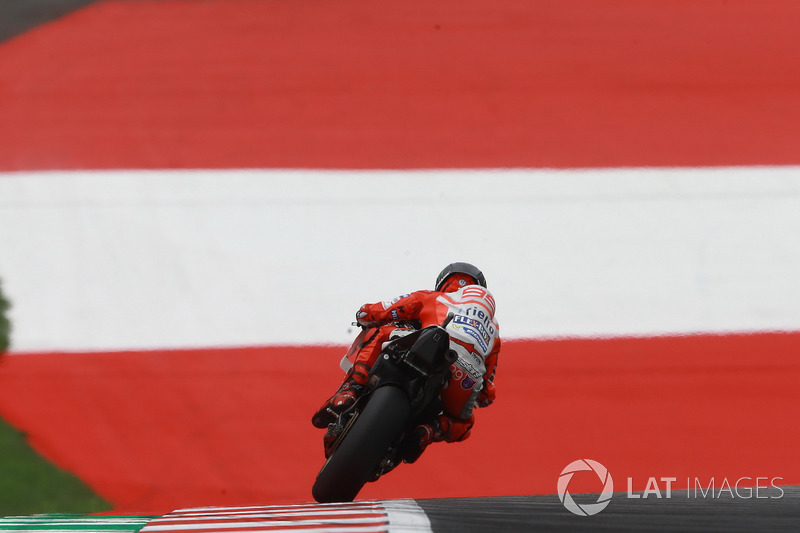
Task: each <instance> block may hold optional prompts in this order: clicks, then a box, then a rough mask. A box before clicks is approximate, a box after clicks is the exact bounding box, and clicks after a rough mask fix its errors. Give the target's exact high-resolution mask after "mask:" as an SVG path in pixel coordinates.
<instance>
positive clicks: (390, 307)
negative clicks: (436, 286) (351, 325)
mask: <svg viewBox="0 0 800 533" xmlns="http://www.w3.org/2000/svg"><path fill="white" fill-rule="evenodd" d="M428 292H429V291H417V292H412V293H411V294H404V295H403V296H398V297H397V298H395V299H394V300H391V301H385V302H376V303H374V304H364V305H362V306H361V309H359V310H358V312H357V313H356V321H357V322H358V324H359V325H361V326H365V327H373V326H381V325H383V324H388V323H389V322H397V321H401V320H414V319H416V318H417V317H419V313H420V311H421V310H422V306H423V302H422V297H423V296H424V295H425V294H427V293H428Z"/></svg>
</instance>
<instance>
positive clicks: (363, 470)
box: [311, 385, 411, 503]
mask: <svg viewBox="0 0 800 533" xmlns="http://www.w3.org/2000/svg"><path fill="white" fill-rule="evenodd" d="M410 414H411V404H410V403H409V400H408V396H406V393H405V392H403V391H402V390H401V389H399V388H398V387H394V386H390V385H387V386H384V387H380V388H378V389H376V390H375V391H374V392H373V393H372V396H371V398H370V399H369V401H368V402H367V405H366V406H365V407H364V410H363V411H362V412H361V413H360V414H359V415H358V419H357V420H356V421H355V422H354V423H353V426H352V427H351V428H350V431H348V433H347V434H346V435H344V437H343V439H342V441H341V442H340V443H339V446H338V448H336V450H334V452H333V454H331V456H330V457H329V458H328V461H327V462H326V463H325V465H324V466H323V467H322V470H320V472H319V474H317V480H316V482H315V483H314V487H313V488H312V489H311V493H312V494H313V496H314V499H315V500H316V501H318V502H319V503H330V502H349V501H353V499H354V498H355V497H356V495H357V494H358V492H359V491H360V490H361V488H362V487H363V486H364V484H365V483H366V482H367V481H368V480H369V479H370V477H371V476H372V474H373V473H374V472H375V469H376V468H377V467H378V464H379V463H380V461H381V459H383V457H384V456H385V455H386V452H387V451H388V449H389V446H391V444H392V442H394V440H395V439H396V438H397V437H398V436H399V435H400V432H401V431H403V429H404V428H405V425H406V422H407V421H408V417H409V415H410Z"/></svg>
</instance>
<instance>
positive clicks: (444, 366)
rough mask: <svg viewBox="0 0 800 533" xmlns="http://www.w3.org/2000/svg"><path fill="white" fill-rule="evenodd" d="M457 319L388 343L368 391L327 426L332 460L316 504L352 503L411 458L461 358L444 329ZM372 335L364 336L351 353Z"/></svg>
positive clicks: (316, 489)
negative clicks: (414, 440) (415, 439)
mask: <svg viewBox="0 0 800 533" xmlns="http://www.w3.org/2000/svg"><path fill="white" fill-rule="evenodd" d="M452 319H453V313H450V314H448V316H447V318H446V319H445V321H444V323H443V324H442V325H432V326H428V327H426V328H422V329H418V330H416V331H414V332H412V333H410V334H408V335H406V336H404V337H400V338H398V339H395V340H393V341H390V342H389V343H387V344H386V346H385V347H384V349H383V350H382V352H381V355H380V356H379V357H378V359H377V361H376V362H375V364H374V365H373V367H372V370H371V371H370V374H369V378H368V379H367V385H366V387H367V388H366V390H365V392H364V393H363V394H362V395H361V396H359V398H358V400H357V401H356V403H355V404H353V405H352V406H351V407H349V408H348V409H346V410H345V411H343V412H342V413H341V414H340V415H339V417H338V419H337V420H336V421H335V422H333V423H332V424H331V425H330V426H329V427H328V434H327V437H328V440H327V443H326V455H327V461H326V462H325V464H324V465H323V466H322V469H321V470H320V472H319V474H318V475H317V478H316V481H315V482H314V486H313V488H312V490H311V492H312V494H313V496H314V499H315V500H316V501H317V502H319V503H330V502H348V501H352V500H353V499H354V498H355V497H356V495H357V494H358V493H359V491H360V490H361V489H362V487H363V486H364V485H365V484H366V483H368V482H373V481H377V480H378V479H379V478H380V477H381V476H382V475H384V474H386V473H388V472H389V471H391V470H392V469H394V468H395V467H396V466H397V465H399V464H400V463H401V462H403V459H404V458H408V454H409V451H408V443H409V441H410V438H409V437H410V435H411V432H412V431H413V430H414V428H416V427H417V426H418V425H419V424H423V423H426V422H429V421H430V420H431V419H433V418H434V417H435V416H436V415H438V414H439V413H440V412H441V410H442V403H441V398H440V393H441V390H442V389H443V388H444V386H445V384H446V383H447V381H448V379H449V377H450V366H451V365H452V364H453V363H455V362H456V360H457V359H458V355H457V354H456V352H454V351H453V350H451V349H450V336H449V335H448V333H447V331H446V330H445V328H446V327H447V324H448V323H449V322H450V321H451V320H452ZM369 331H370V330H368V329H365V330H363V331H362V333H361V335H360V336H359V338H358V339H356V342H354V343H353V348H351V350H350V353H353V352H354V351H355V348H356V347H357V344H358V343H359V342H360V340H361V339H363V338H364V337H366V336H368V334H369ZM346 357H347V356H346ZM344 362H345V360H344V359H343V363H344ZM414 460H416V457H414V458H413V459H412V461H411V462H413V461H414Z"/></svg>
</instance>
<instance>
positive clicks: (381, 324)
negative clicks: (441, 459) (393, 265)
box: [350, 275, 500, 442]
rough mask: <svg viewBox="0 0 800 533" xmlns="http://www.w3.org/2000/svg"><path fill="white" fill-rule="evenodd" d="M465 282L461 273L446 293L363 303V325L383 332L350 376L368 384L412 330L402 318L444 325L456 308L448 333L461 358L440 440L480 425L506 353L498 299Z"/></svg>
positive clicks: (445, 396) (446, 396)
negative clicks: (389, 345)
mask: <svg viewBox="0 0 800 533" xmlns="http://www.w3.org/2000/svg"><path fill="white" fill-rule="evenodd" d="M467 279H469V280H470V281H471V278H467ZM458 282H461V286H459V283H458ZM463 284H464V281H462V278H461V277H460V276H457V275H456V276H453V279H452V281H451V282H450V283H447V284H446V285H445V286H444V287H443V289H444V290H443V291H428V290H423V291H416V292H412V293H410V294H406V295H403V296H398V297H397V298H395V299H394V300H391V301H384V302H378V303H374V304H365V305H363V306H362V307H361V309H360V310H359V312H358V314H357V318H358V322H359V324H361V325H363V326H368V327H378V328H379V330H378V334H377V335H375V336H374V338H372V339H370V341H369V342H367V343H366V344H365V345H364V346H363V347H362V348H361V349H360V351H359V352H358V353H357V354H356V355H355V358H354V359H351V360H352V362H353V368H352V369H351V374H350V376H351V377H350V379H353V378H354V379H355V381H356V382H359V383H361V384H363V383H365V382H366V377H367V374H368V373H369V369H370V368H371V367H372V365H373V364H374V363H375V361H376V359H377V358H378V356H379V355H380V353H381V350H382V347H383V344H384V342H386V341H388V340H390V339H391V338H395V337H397V336H401V335H403V334H405V333H408V332H409V331H408V330H407V329H405V328H403V327H398V325H397V324H396V323H397V322H401V323H402V322H404V321H408V322H410V321H415V320H416V321H419V322H420V323H421V327H423V328H424V327H427V326H430V325H433V324H441V323H443V322H444V320H445V318H446V317H447V315H448V313H451V312H452V313H453V314H454V318H453V320H452V321H451V322H450V324H448V326H447V332H448V333H449V334H450V346H451V348H452V349H453V350H455V351H456V353H458V360H457V361H456V362H455V363H454V364H453V366H452V367H451V377H450V382H449V383H448V385H447V386H446V388H445V389H444V390H443V391H442V401H443V404H444V411H445V412H444V414H445V415H446V416H444V417H440V419H439V423H440V424H441V426H442V435H441V436H440V438H439V439H437V440H446V441H447V442H455V441H460V440H464V439H465V438H467V437H468V436H469V433H470V429H471V428H472V424H473V423H474V415H473V410H474V408H475V407H476V406H477V407H486V406H488V405H489V404H491V403H492V402H493V401H494V398H495V390H494V375H495V370H496V368H497V355H498V353H499V352H500V335H499V326H498V324H497V321H496V320H495V318H494V314H495V301H494V298H493V297H492V295H491V293H490V292H489V291H488V290H487V289H485V288H483V287H481V286H480V285H466V286H464V285H463Z"/></svg>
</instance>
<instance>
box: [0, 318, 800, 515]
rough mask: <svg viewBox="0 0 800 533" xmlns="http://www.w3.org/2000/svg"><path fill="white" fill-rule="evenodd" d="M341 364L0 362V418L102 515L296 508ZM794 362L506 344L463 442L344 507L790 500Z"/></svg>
mask: <svg viewBox="0 0 800 533" xmlns="http://www.w3.org/2000/svg"><path fill="white" fill-rule="evenodd" d="M343 351H344V348H343V347H342V348H337V347H291V348H290V347H283V348H282V347H276V348H251V349H229V350H224V349H218V350H210V349H209V350H186V351H176V352H142V353H120V354H107V355H103V354H85V355H81V354H71V355H67V354H39V355H24V356H22V355H21V356H10V357H6V358H5V359H4V360H3V363H2V364H3V368H2V374H1V375H0V380H1V383H0V385H1V386H0V415H2V416H3V417H4V418H6V419H7V420H9V421H10V422H11V423H13V424H14V425H16V426H17V427H19V428H21V429H22V430H23V431H25V432H26V433H28V434H29V435H30V438H31V442H32V444H33V445H34V446H35V447H36V449H38V450H39V451H40V452H42V453H43V454H44V455H46V456H47V457H49V458H51V459H52V460H54V461H55V462H56V463H57V464H59V465H61V466H63V467H65V468H67V469H69V470H71V471H73V472H76V473H77V474H78V475H79V476H80V477H81V478H82V479H84V480H86V481H87V482H88V483H89V484H90V485H91V486H92V487H94V488H95V489H97V490H98V491H99V492H100V493H101V494H103V495H104V496H106V497H107V498H109V499H110V500H111V501H112V502H114V503H115V504H116V505H117V506H118V507H119V509H120V510H131V511H146V512H155V513H164V512H169V511H171V510H172V509H176V508H181V507H188V506H198V505H215V504H216V505H254V504H264V503H276V504H277V503H287V502H306V501H310V500H311V493H310V489H311V485H312V483H313V480H314V478H315V476H316V474H317V471H318V470H319V468H320V467H321V466H322V462H323V456H322V444H321V437H322V432H321V431H320V430H317V429H315V428H313V427H312V426H311V424H310V416H311V413H313V411H314V410H315V409H316V408H317V407H318V406H319V404H321V402H322V401H323V400H324V399H325V398H326V397H327V396H328V395H329V394H331V393H332V392H333V390H335V388H336V386H337V385H338V383H339V380H340V379H341V371H340V370H339V369H338V366H337V363H338V361H339V359H340V357H341V355H342V352H343ZM798 353H800V334H798V333H785V334H780V333H774V334H766V333H764V334H753V335H697V336H686V337H658V338H641V339H638V338H623V339H573V340H553V341H535V340H530V341H509V342H506V343H505V344H504V346H503V351H502V353H501V355H500V365H499V368H498V372H497V390H498V393H497V398H498V399H497V402H496V403H495V405H493V406H491V407H490V408H488V409H484V410H479V411H478V413H477V424H476V426H475V428H474V430H473V435H472V437H471V438H470V439H468V440H467V441H465V442H462V443H455V444H449V445H448V444H437V445H435V446H432V447H431V448H430V450H429V451H427V452H426V453H425V455H424V456H423V457H422V458H421V459H420V461H419V462H418V463H416V464H414V465H403V466H401V467H399V468H397V469H396V470H395V471H393V472H391V473H390V474H389V475H387V476H386V477H385V478H384V479H381V480H380V481H379V482H378V483H375V484H369V485H368V486H367V487H366V488H365V490H364V491H363V492H362V493H361V495H360V496H361V497H363V498H370V499H384V498H409V497H412V498H413V497H416V498H428V497H448V496H453V497H455V496H476V495H486V496H491V495H507V494H527V493H554V492H555V487H556V481H557V479H558V475H559V474H560V472H561V470H562V469H563V468H564V467H565V466H566V465H568V464H569V463H570V462H572V461H574V460H575V459H580V458H584V457H589V458H591V459H594V460H597V461H600V462H601V463H602V464H604V465H605V466H606V467H608V469H609V472H611V474H612V475H613V476H614V477H615V479H616V480H619V479H623V480H624V479H625V477H628V476H631V477H633V478H634V480H636V481H635V483H637V484H639V485H641V486H636V485H635V486H634V488H635V489H638V490H642V489H644V488H645V487H644V482H645V481H646V480H647V477H649V476H675V477H677V478H678V479H685V478H686V477H687V476H697V477H700V478H704V479H709V478H710V477H713V476H716V477H717V478H718V479H721V478H723V477H726V476H727V477H728V478H730V479H737V478H739V477H741V476H753V477H755V476H781V477H782V478H783V480H782V483H785V484H800V467H799V466H798V463H797V461H796V460H795V454H796V444H797V443H798V442H800V427H798V426H797V425H796V424H793V423H792V422H791V421H792V420H793V417H794V415H795V414H796V413H797V412H799V411H800V389H798V387H797V383H798V382H800V360H798V358H797V354H798ZM41 391H47V394H42V392H41ZM87 442H89V443H91V444H92V446H91V451H92V453H90V454H87V453H86V449H87V445H86V443H87ZM640 480H641V481H640ZM618 482H619V481H618ZM623 483H624V481H623ZM623 489H624V488H623ZM360 512H363V510H361V511H360Z"/></svg>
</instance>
